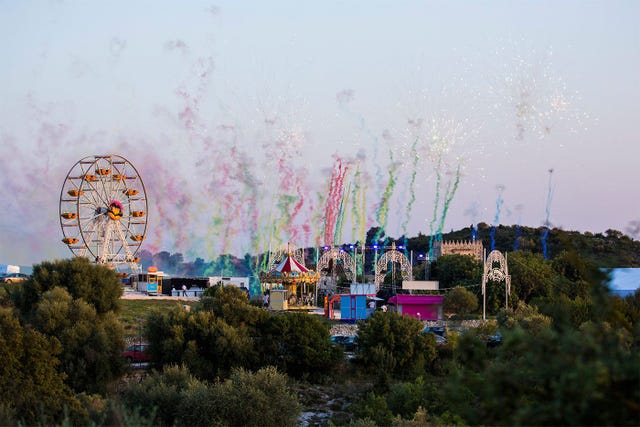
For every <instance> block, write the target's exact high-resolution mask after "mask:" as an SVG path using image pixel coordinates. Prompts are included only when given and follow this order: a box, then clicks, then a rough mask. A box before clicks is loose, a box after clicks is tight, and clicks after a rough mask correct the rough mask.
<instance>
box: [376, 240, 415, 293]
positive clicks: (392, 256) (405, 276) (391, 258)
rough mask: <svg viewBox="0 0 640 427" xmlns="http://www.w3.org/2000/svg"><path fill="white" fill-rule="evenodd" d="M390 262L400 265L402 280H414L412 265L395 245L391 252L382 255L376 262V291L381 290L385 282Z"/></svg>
mask: <svg viewBox="0 0 640 427" xmlns="http://www.w3.org/2000/svg"><path fill="white" fill-rule="evenodd" d="M390 262H394V263H396V262H397V263H399V264H400V272H401V274H402V280H413V272H412V271H411V264H410V263H409V260H408V259H407V257H406V256H405V255H404V254H403V253H402V252H400V251H399V250H397V249H396V246H395V245H393V246H392V247H391V250H390V251H387V252H385V253H384V254H382V256H381V257H380V259H379V260H378V262H376V276H375V281H376V291H378V290H379V289H380V284H381V283H382V281H383V280H384V276H385V274H386V272H387V265H388V264H389V263H390ZM383 273H385V274H383Z"/></svg>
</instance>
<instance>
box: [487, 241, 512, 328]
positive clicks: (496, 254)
mask: <svg viewBox="0 0 640 427" xmlns="http://www.w3.org/2000/svg"><path fill="white" fill-rule="evenodd" d="M496 264H497V266H496ZM487 280H490V281H492V282H502V281H503V280H504V282H505V284H504V288H505V308H509V295H510V294H511V275H510V274H509V266H508V264H507V257H506V255H502V253H501V252H500V251H498V250H494V251H491V253H489V256H488V257H487V259H486V260H485V262H484V273H483V274H482V319H483V320H486V318H487V314H486V303H487Z"/></svg>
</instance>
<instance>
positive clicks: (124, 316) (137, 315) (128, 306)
mask: <svg viewBox="0 0 640 427" xmlns="http://www.w3.org/2000/svg"><path fill="white" fill-rule="evenodd" d="M185 304H186V305H191V306H192V305H194V304H196V302H185V301H173V300H162V299H157V300H154V299H122V300H120V307H121V309H120V314H119V315H118V317H119V319H120V322H122V325H123V326H124V335H125V338H133V337H138V336H139V334H140V326H141V325H140V321H139V320H138V319H141V321H142V322H144V321H145V319H146V318H147V315H148V314H149V313H151V312H152V311H153V310H160V311H162V310H168V309H170V308H172V307H176V306H178V307H182V306H183V305H185Z"/></svg>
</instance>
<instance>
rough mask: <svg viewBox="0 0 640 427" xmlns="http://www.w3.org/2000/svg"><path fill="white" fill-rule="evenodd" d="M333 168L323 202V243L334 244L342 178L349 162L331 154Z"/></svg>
mask: <svg viewBox="0 0 640 427" xmlns="http://www.w3.org/2000/svg"><path fill="white" fill-rule="evenodd" d="M333 159H334V162H333V169H332V171H331V178H330V180H329V189H328V195H327V201H326V204H325V210H324V212H325V222H324V244H325V245H334V244H336V243H337V242H335V241H334V238H335V235H336V226H337V224H338V220H339V216H340V212H341V209H342V202H343V197H344V180H345V175H346V174H347V172H348V171H349V166H350V165H349V163H348V162H345V161H344V160H343V159H342V158H341V157H339V156H338V155H334V156H333Z"/></svg>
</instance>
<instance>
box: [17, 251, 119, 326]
mask: <svg viewBox="0 0 640 427" xmlns="http://www.w3.org/2000/svg"><path fill="white" fill-rule="evenodd" d="M55 287H60V288H64V289H66V290H67V291H68V292H69V294H70V295H71V296H72V297H73V298H74V299H77V298H81V299H83V300H84V301H86V302H87V303H88V304H90V305H92V306H93V307H94V308H95V310H96V312H97V313H98V314H103V313H107V312H110V311H112V312H118V311H119V309H120V297H121V296H122V284H121V283H120V280H118V278H117V277H116V274H115V272H114V271H113V270H111V269H109V268H107V267H105V266H102V265H95V264H92V263H91V262H90V261H89V260H88V259H86V258H82V257H75V258H72V259H68V260H57V261H45V262H42V263H41V264H36V265H34V266H33V275H32V278H31V279H30V280H27V281H25V282H24V285H23V286H22V287H20V288H18V290H17V292H15V293H14V294H13V295H12V298H13V300H14V303H15V305H16V306H17V307H18V308H19V309H20V311H21V312H22V313H25V314H27V313H30V312H31V311H32V309H33V306H34V305H36V304H37V303H38V302H39V300H40V298H41V296H42V294H44V293H45V292H47V291H48V290H50V289H53V288H55Z"/></svg>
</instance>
